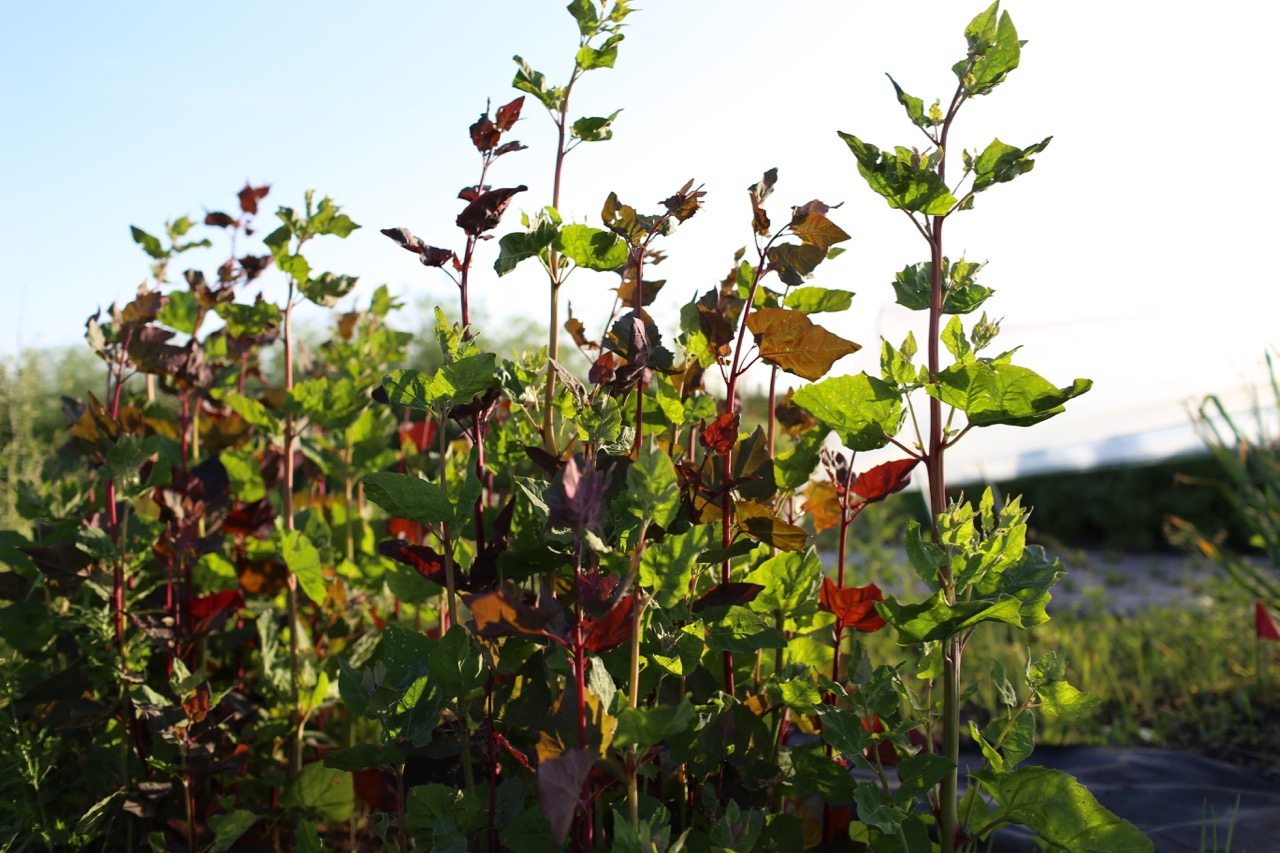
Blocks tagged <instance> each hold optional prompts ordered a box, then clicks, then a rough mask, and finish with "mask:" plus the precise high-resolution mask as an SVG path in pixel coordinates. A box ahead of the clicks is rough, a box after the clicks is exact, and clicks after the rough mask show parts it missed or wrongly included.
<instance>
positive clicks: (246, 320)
mask: <svg viewBox="0 0 1280 853" xmlns="http://www.w3.org/2000/svg"><path fill="white" fill-rule="evenodd" d="M213 310H214V312H215V313H216V314H217V315H218V316H219V317H221V318H222V320H223V322H225V323H226V324H227V333H228V334H229V335H231V337H233V338H245V337H251V336H254V335H261V334H263V333H265V332H267V331H270V330H271V329H274V328H276V327H278V326H279V325H280V319H281V313H280V306H278V305H276V304H274V303H272V302H254V303H252V304H250V305H245V304H243V303H240V302H222V303H219V304H217V305H215V306H214V307H213Z"/></svg>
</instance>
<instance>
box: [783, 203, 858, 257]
mask: <svg viewBox="0 0 1280 853" xmlns="http://www.w3.org/2000/svg"><path fill="white" fill-rule="evenodd" d="M829 209H830V208H828V207H827V206H826V205H825V204H823V203H822V202H820V201H818V200H817V199H814V200H813V201H811V202H809V203H808V204H805V205H802V206H800V207H797V208H796V209H795V210H794V211H792V214H791V231H792V233H793V234H795V235H796V236H797V237H799V238H800V239H801V240H803V241H804V242H805V243H806V244H807V245H810V246H816V247H817V248H819V249H821V250H822V251H823V253H826V252H828V251H830V250H831V247H832V246H834V245H835V244H836V243H843V242H844V241H845V240H848V239H849V235H848V234H846V233H845V232H844V230H843V229H842V228H840V226H838V225H836V224H835V223H834V222H832V221H831V220H830V219H828V218H827V216H826V214H827V211H828V210H829Z"/></svg>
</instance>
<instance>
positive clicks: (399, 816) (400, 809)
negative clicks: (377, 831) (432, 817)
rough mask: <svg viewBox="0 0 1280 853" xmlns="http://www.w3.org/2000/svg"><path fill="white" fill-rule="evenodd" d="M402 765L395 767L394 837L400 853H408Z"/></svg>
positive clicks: (407, 828) (407, 829)
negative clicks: (397, 842) (398, 843)
mask: <svg viewBox="0 0 1280 853" xmlns="http://www.w3.org/2000/svg"><path fill="white" fill-rule="evenodd" d="M404 796H405V790H404V765H403V764H397V765H396V830H397V832H396V837H397V840H398V841H399V842H400V853H409V827H408V820H407V819H406V818H405V807H404V806H405V804H404Z"/></svg>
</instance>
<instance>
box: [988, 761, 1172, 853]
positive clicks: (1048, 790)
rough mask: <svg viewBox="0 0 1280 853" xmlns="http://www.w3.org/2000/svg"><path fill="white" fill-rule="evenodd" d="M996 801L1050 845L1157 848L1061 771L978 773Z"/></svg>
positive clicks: (1111, 850)
mask: <svg viewBox="0 0 1280 853" xmlns="http://www.w3.org/2000/svg"><path fill="white" fill-rule="evenodd" d="M974 775H975V776H976V777H977V779H978V780H979V781H980V782H981V783H982V787H983V788H985V789H986V790H987V793H989V794H990V795H991V796H992V797H993V798H995V800H996V802H998V803H999V804H1000V811H999V816H1000V817H1001V818H1003V819H1004V820H1007V821H1010V822H1013V823H1020V824H1023V825H1024V826H1026V827H1028V828H1029V829H1031V830H1032V831H1033V832H1035V833H1036V834H1037V835H1038V836H1039V837H1040V839H1041V840H1042V841H1043V842H1044V843H1045V844H1046V845H1048V846H1050V847H1053V848H1061V849H1063V850H1071V851H1081V853H1091V851H1097V853H1121V851H1147V850H1154V849H1155V846H1154V845H1153V844H1152V843H1151V841H1150V839H1148V838H1147V837H1146V836H1145V835H1143V834H1142V832H1140V831H1139V830H1138V828H1137V827H1136V826H1134V825H1133V824H1131V823H1129V822H1128V821H1127V820H1122V819H1121V818H1118V817H1116V816H1115V815H1114V814H1112V813H1111V812H1109V811H1107V810H1106V809H1105V808H1103V807H1102V806H1101V805H1100V804H1099V803H1098V801H1097V800H1096V799H1094V796H1093V794H1090V793H1089V791H1088V789H1086V788H1085V787H1084V786H1083V785H1081V784H1080V783H1079V782H1077V781H1076V780H1075V779H1074V778H1072V777H1071V776H1068V775H1067V774H1066V773H1063V772H1062V771H1060V770H1050V769H1049V768H1047V767H1023V768H1020V769H1018V770H1014V771H1012V772H1010V773H1005V774H995V773H991V772H981V773H976V774H974Z"/></svg>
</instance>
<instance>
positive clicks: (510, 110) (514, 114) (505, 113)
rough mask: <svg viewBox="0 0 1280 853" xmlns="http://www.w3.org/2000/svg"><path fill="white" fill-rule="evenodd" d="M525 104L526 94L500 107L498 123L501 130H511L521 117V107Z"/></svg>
mask: <svg viewBox="0 0 1280 853" xmlns="http://www.w3.org/2000/svg"><path fill="white" fill-rule="evenodd" d="M523 106H524V95H521V96H520V97H518V98H516V99H515V100H514V101H511V102H510V103H507V104H503V105H502V106H500V107H498V115H497V125H498V129H499V130H510V129H511V128H513V127H515V124H516V119H518V118H520V108H521V107H523Z"/></svg>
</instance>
